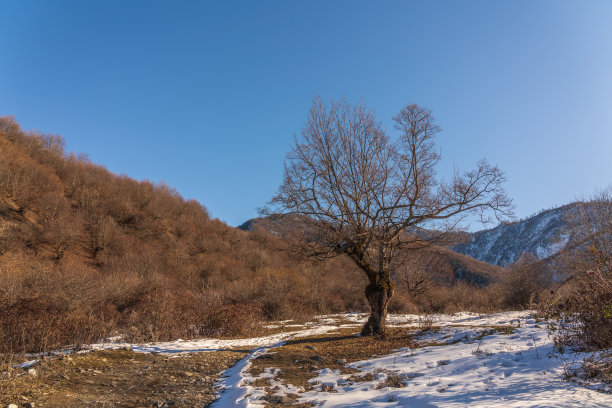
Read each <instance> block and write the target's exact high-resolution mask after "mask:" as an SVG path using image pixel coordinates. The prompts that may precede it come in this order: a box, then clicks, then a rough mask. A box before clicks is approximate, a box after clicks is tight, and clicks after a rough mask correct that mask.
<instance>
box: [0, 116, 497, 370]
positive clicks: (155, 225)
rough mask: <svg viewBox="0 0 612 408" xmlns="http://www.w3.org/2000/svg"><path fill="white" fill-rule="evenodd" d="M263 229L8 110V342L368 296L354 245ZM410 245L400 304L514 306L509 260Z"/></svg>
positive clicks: (249, 322) (19, 348)
mask: <svg viewBox="0 0 612 408" xmlns="http://www.w3.org/2000/svg"><path fill="white" fill-rule="evenodd" d="M267 221H269V220H267ZM261 224H264V222H263V220H262V223H261ZM252 229H253V230H252V231H250V232H247V231H241V230H239V229H235V228H230V227H228V226H227V225H225V224H224V223H222V222H220V221H219V220H215V219H211V218H210V216H209V215H208V213H207V211H206V209H205V208H204V207H202V206H201V205H200V204H199V203H197V202H195V201H190V200H184V199H183V198H182V197H180V195H179V194H178V193H177V192H176V191H174V190H172V189H171V188H170V187H168V186H166V185H164V184H154V183H151V182H148V181H136V180H133V179H130V178H128V177H126V176H119V175H115V174H112V173H110V172H109V171H107V170H106V169H104V168H103V167H101V166H99V165H95V164H93V163H91V162H90V161H89V160H88V159H87V158H86V157H84V156H80V155H74V154H68V153H66V152H65V150H64V142H63V140H62V138H61V137H59V136H55V135H42V134H39V133H36V132H27V131H23V130H22V129H21V128H20V127H19V125H18V124H17V123H16V122H15V120H14V119H12V118H0V356H1V355H4V356H9V355H10V354H11V353H20V352H41V351H48V350H53V349H57V348H60V347H64V346H78V345H79V344H86V343H90V342H95V341H98V340H100V339H103V338H105V337H107V336H110V335H122V336H124V338H125V339H126V340H130V341H156V340H172V339H176V338H179V337H183V338H188V337H197V336H210V335H215V336H237V335H247V334H252V333H254V332H256V331H259V330H260V328H259V325H258V322H260V321H263V320H269V319H272V320H274V319H306V318H308V317H309V316H312V315H313V314H317V313H333V312H342V311H346V310H352V311H364V310H366V308H367V307H368V304H367V302H366V300H365V299H364V298H363V295H362V288H363V287H364V286H365V285H366V284H367V278H366V277H365V275H364V274H363V273H362V272H361V271H360V270H359V269H358V268H357V267H355V266H354V264H353V263H352V261H351V260H350V259H348V257H346V256H339V257H336V258H334V259H328V260H326V262H324V263H319V262H316V261H315V260H313V259H304V258H302V257H295V256H293V255H291V254H290V253H289V252H288V251H287V245H289V244H292V243H291V241H289V240H287V239H285V237H281V238H279V237H277V236H276V235H275V234H273V233H270V232H268V231H267V229H266V228H260V227H259V226H257V225H256V226H255V227H254V228H252ZM412 255H415V256H411V257H409V258H407V261H406V262H405V263H404V264H403V265H402V268H398V269H397V270H396V271H395V272H396V282H395V283H396V288H395V293H396V294H395V296H393V299H391V301H390V302H389V303H388V309H389V310H390V311H392V312H395V313H400V312H412V313H416V312H428V313H433V312H447V313H452V312H456V311H460V310H466V309H469V310H473V311H481V312H490V311H494V310H499V309H500V308H502V307H504V303H503V301H502V300H503V299H504V296H503V285H502V284H501V283H500V282H501V281H502V277H503V275H504V270H503V269H501V268H498V267H495V266H492V265H489V264H486V263H483V262H479V261H476V260H474V259H472V258H469V257H467V256H464V255H460V254H456V253H454V252H452V251H450V250H448V249H446V248H444V247H440V246H430V247H428V248H425V250H424V251H420V252H418V256H416V255H417V253H414V254H412ZM9 358H10V356H9ZM5 363H6V367H9V366H10V363H8V362H3V360H2V358H0V365H2V364H5Z"/></svg>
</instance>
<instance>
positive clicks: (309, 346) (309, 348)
mask: <svg viewBox="0 0 612 408" xmlns="http://www.w3.org/2000/svg"><path fill="white" fill-rule="evenodd" d="M306 348H307V349H308V350H316V349H317V348H316V347H315V346H311V345H310V344H309V345H307V346H306Z"/></svg>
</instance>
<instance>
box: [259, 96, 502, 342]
mask: <svg viewBox="0 0 612 408" xmlns="http://www.w3.org/2000/svg"><path fill="white" fill-rule="evenodd" d="M393 122H394V127H395V129H396V130H397V131H398V132H399V137H397V138H396V139H395V140H391V139H390V138H389V137H388V136H387V134H386V133H385V131H384V130H383V128H382V126H381V124H380V123H379V122H377V121H376V119H375V117H374V113H373V112H372V111H370V110H368V109H367V108H366V107H365V106H364V105H363V104H360V105H357V106H351V105H350V104H348V103H347V102H346V101H345V100H342V101H340V102H334V101H332V102H331V104H330V106H326V104H324V103H323V102H322V101H321V99H320V98H315V100H314V102H313V105H312V107H311V109H310V112H309V115H308V119H307V121H306V124H305V126H304V128H303V130H302V137H301V139H298V140H296V142H295V145H294V147H293V149H292V150H291V152H290V153H289V154H288V156H287V159H286V161H285V174H284V180H283V182H282V184H281V186H280V188H279V191H278V193H277V194H276V195H275V196H274V197H273V199H272V200H271V201H270V202H269V203H268V205H267V206H266V207H265V208H264V210H263V213H264V214H293V215H297V216H298V217H299V219H300V222H301V223H302V225H303V228H301V229H300V230H301V231H300V232H301V234H302V237H301V238H303V239H301V242H302V243H303V244H302V245H300V247H299V248H298V250H299V251H300V252H301V253H304V254H307V255H309V256H315V257H318V258H321V259H325V258H329V257H332V256H337V255H340V254H345V255H347V256H348V257H349V258H350V259H351V260H352V261H353V262H354V263H355V265H357V266H358V267H359V268H360V269H361V270H362V271H363V272H364V273H365V274H366V276H367V278H368V281H369V284H368V285H367V287H366V288H365V295H366V298H367V299H368V302H369V304H370V306H371V314H370V317H369V319H368V321H367V323H366V324H365V326H364V328H363V330H362V334H363V335H373V334H384V330H385V317H386V314H387V304H388V302H389V299H390V298H391V297H392V295H393V288H394V284H393V282H392V274H393V271H394V269H395V268H396V267H397V266H398V264H399V263H401V259H402V256H403V255H405V254H406V253H407V250H410V249H419V248H422V247H424V246H426V245H429V244H431V243H432V242H435V241H437V240H439V239H441V238H442V237H443V236H444V235H445V232H448V231H450V230H453V229H455V228H456V227H457V226H458V225H459V222H460V221H461V219H462V218H464V217H465V216H466V215H468V214H470V213H472V214H473V213H478V214H479V215H480V216H481V218H482V219H483V220H484V216H485V215H486V214H487V213H489V210H490V212H491V213H492V214H493V215H495V216H496V217H497V218H499V217H502V216H506V215H509V214H510V211H511V202H510V200H509V199H508V198H507V196H506V194H505V192H504V191H503V189H502V188H501V183H502V182H503V181H504V176H503V174H502V172H501V171H500V170H499V169H498V168H497V167H493V166H491V165H489V164H488V163H487V162H486V161H484V160H482V161H480V162H479V163H478V165H477V167H476V169H474V170H472V171H469V172H466V173H464V174H459V173H458V172H455V174H454V175H453V177H452V179H451V180H450V181H449V182H443V181H440V180H438V179H437V178H436V175H435V166H436V164H437V163H438V161H439V159H440V156H439V154H438V152H437V151H436V148H435V144H434V138H435V136H436V134H437V133H438V132H439V131H440V128H439V127H438V126H437V124H436V122H435V120H434V118H433V117H432V115H431V113H430V111H429V110H427V109H425V108H423V107H421V106H418V105H408V106H406V107H404V108H403V109H402V110H401V111H400V113H399V114H398V115H397V116H395V117H393ZM290 218H291V219H293V220H295V219H296V217H290Z"/></svg>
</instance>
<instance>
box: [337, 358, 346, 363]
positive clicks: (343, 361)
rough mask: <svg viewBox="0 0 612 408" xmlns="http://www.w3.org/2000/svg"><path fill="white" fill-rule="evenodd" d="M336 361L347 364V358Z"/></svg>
mask: <svg viewBox="0 0 612 408" xmlns="http://www.w3.org/2000/svg"><path fill="white" fill-rule="evenodd" d="M336 363H338V364H346V358H341V359H340V360H338V361H336Z"/></svg>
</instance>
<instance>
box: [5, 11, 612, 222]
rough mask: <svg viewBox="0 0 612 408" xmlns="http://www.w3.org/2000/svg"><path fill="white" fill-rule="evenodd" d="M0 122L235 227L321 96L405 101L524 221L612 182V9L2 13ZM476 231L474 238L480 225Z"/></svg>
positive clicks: (381, 110) (256, 203) (451, 161)
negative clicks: (165, 187) (490, 177)
mask: <svg viewBox="0 0 612 408" xmlns="http://www.w3.org/2000/svg"><path fill="white" fill-rule="evenodd" d="M0 15H1V16H2V18H1V23H0V115H14V116H15V117H16V119H17V121H18V122H20V123H21V125H22V127H23V128H25V129H36V130H40V131H42V132H44V133H55V134H61V135H62V136H63V137H64V138H65V139H66V142H67V146H68V149H69V150H70V151H74V152H83V153H86V154H88V155H89V157H90V158H91V160H92V161H94V162H96V163H99V164H102V165H104V166H106V167H107V168H108V169H109V170H111V171H113V172H115V173H119V174H127V175H128V176H131V177H134V178H136V179H148V180H151V181H154V182H160V181H165V182H166V183H167V184H169V185H170V186H172V187H174V188H176V189H177V190H178V191H179V192H180V193H181V194H182V195H183V197H185V198H195V199H197V200H198V201H200V202H201V203H202V204H204V205H205V206H206V207H207V208H208V209H209V211H210V212H211V214H212V215H213V216H214V217H218V218H220V219H222V220H224V221H226V222H227V223H229V224H230V225H238V224H240V223H242V222H244V221H245V220H247V219H248V218H251V217H255V216H257V207H260V206H262V205H263V204H264V203H265V202H266V201H267V200H269V199H270V198H271V196H272V195H273V194H274V192H275V191H276V189H277V187H278V185H279V183H280V181H281V176H282V164H283V160H284V156H285V154H286V153H287V152H288V150H289V149H290V147H291V144H292V141H293V137H294V135H295V134H298V133H299V132H300V130H301V127H302V124H303V123H304V120H305V118H306V113H307V111H308V108H309V107H310V105H311V103H312V98H313V97H314V96H316V95H321V96H322V97H323V98H325V99H329V98H336V99H337V98H341V97H342V96H346V97H347V99H348V100H349V101H351V102H359V101H361V100H362V99H363V100H364V101H365V103H366V104H367V105H368V106H369V107H371V108H373V109H374V110H375V111H376V114H377V117H378V119H380V120H382V121H383V123H385V124H389V122H390V117H391V116H393V115H394V114H395V113H397V112H398V111H399V110H400V109H401V107H402V106H404V105H406V104H408V103H413V102H414V103H418V104H421V105H424V106H426V107H428V108H430V109H431V110H432V111H433V113H434V115H435V117H436V118H437V120H438V123H439V124H440V125H441V127H442V128H443V132H442V133H441V134H440V136H439V140H438V144H439V147H440V149H441V152H442V156H443V161H442V163H441V165H440V168H439V173H440V175H442V176H444V175H447V176H448V175H450V173H451V172H452V169H453V167H458V168H460V169H469V168H471V167H473V166H474V165H475V163H476V162H477V160H478V159H480V158H482V157H486V158H487V159H488V160H489V161H490V162H492V163H495V164H497V165H499V167H501V168H502V169H503V170H504V171H505V173H506V176H507V179H508V181H507V183H506V189H507V191H508V193H509V195H510V196H511V197H512V198H513V199H514V202H515V207H516V214H517V216H518V217H525V216H528V215H531V214H533V213H534V212H537V211H538V210H540V209H543V208H549V207H553V206H557V205H561V204H564V203H567V202H569V201H572V200H574V199H576V198H580V197H581V196H588V195H590V194H592V193H594V192H595V191H596V190H598V189H604V188H607V187H609V186H611V185H612V154H611V153H612V1H610V0H589V1H578V0H577V1H561V0H554V1H543V0H535V1H534V0H528V1H516V0H514V1H487V0H483V1H376V2H374V1H371V2H362V1H308V2H307V1H277V2H271V1H257V2H255V1H219V2H215V3H212V2H202V1H198V2H195V1H194V2H187V1H180V2H170V1H164V2H162V1H157V2H155V1H146V2H145V1H142V2H137V1H129V2H126V1H117V2H113V1H103V2H102V1H59V0H58V1H18V0H14V1H10V0H8V1H7V0H3V1H2V2H0ZM476 227H477V226H476Z"/></svg>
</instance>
